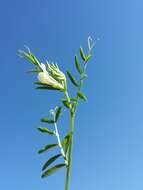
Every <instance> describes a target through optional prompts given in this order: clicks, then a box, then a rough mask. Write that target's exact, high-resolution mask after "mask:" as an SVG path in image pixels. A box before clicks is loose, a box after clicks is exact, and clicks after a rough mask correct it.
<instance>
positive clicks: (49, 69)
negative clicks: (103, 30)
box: [19, 37, 95, 190]
mask: <svg viewBox="0 0 143 190" xmlns="http://www.w3.org/2000/svg"><path fill="white" fill-rule="evenodd" d="M94 45H95V44H94V42H93V40H92V38H91V37H88V52H87V53H86V54H85V51H84V50H83V48H82V47H80V51H79V53H80V60H81V61H82V62H83V64H80V63H79V58H78V56H77V55H75V60H74V64H75V67H76V70H77V72H78V74H79V80H76V79H75V78H74V77H73V76H72V75H71V73H70V72H69V71H67V72H66V75H65V74H64V73H63V72H62V71H61V70H60V68H59V66H58V65H57V64H54V63H50V62H48V61H46V62H45V63H41V62H40V61H39V60H38V59H37V58H36V56H35V55H34V54H33V53H32V52H31V51H30V49H29V48H27V51H26V52H25V51H21V50H20V51H19V55H20V56H21V57H23V58H25V59H26V60H28V61H30V62H31V63H32V64H33V66H34V70H32V71H29V72H30V73H35V74H36V75H37V79H38V81H37V82H35V83H34V84H35V85H36V89H39V90H52V91H53V93H55V91H59V92H61V93H63V95H64V98H62V99H61V102H62V106H59V107H57V106H56V108H55V109H51V110H50V116H51V117H50V118H48V117H46V118H42V119H41V123H44V124H45V125H46V124H48V125H53V127H54V128H53V130H51V129H49V128H47V127H43V126H42V127H38V130H39V132H41V133H43V134H47V135H51V136H53V137H55V138H56V139H57V143H55V144H49V145H46V146H45V147H43V148H42V149H40V150H39V151H38V153H39V154H42V153H45V152H47V151H49V150H50V149H53V148H58V149H59V153H58V154H56V155H54V156H53V157H51V158H50V159H48V160H47V162H46V163H45V164H44V165H43V167H42V172H43V173H42V176H41V177H42V178H45V177H48V176H50V175H52V174H53V173H55V172H56V171H58V170H59V169H61V168H63V167H64V168H65V169H66V180H65V190H69V181H70V173H71V163H72V151H73V137H74V125H75V115H76V111H77V107H78V102H79V100H83V101H87V97H86V96H85V95H84V93H83V92H82V86H83V82H84V80H85V79H86V78H87V74H86V69H87V65H88V61H89V60H90V59H91V57H92V50H93V48H94ZM67 78H68V79H69V80H70V82H71V83H72V84H73V85H74V87H75V90H76V95H75V97H70V95H69V89H68V86H67ZM63 107H65V108H66V109H67V110H68V112H69V113H70V125H69V126H70V127H69V129H68V132H67V134H66V135H65V137H64V138H63V139H62V138H61V137H60V133H59V129H58V121H59V118H60V117H61V113H62V110H63ZM60 130H61V128H60ZM60 157H62V158H63V162H62V163H60V164H56V165H54V166H51V165H52V164H53V163H54V162H55V161H56V160H58V158H60Z"/></svg>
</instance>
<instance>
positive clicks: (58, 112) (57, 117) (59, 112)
mask: <svg viewBox="0 0 143 190" xmlns="http://www.w3.org/2000/svg"><path fill="white" fill-rule="evenodd" d="M61 113H62V107H58V109H57V112H56V116H55V121H56V122H57V121H58V119H59V117H60V115H61Z"/></svg>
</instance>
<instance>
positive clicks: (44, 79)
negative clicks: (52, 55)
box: [38, 62, 66, 90]
mask: <svg viewBox="0 0 143 190" xmlns="http://www.w3.org/2000/svg"><path fill="white" fill-rule="evenodd" d="M47 65H48V70H47V69H46V65H45V64H43V63H41V64H40V69H41V71H40V72H39V73H38V79H39V81H40V82H41V83H43V84H47V85H49V86H51V87H52V88H56V89H59V90H64V89H65V83H66V77H65V75H64V73H63V72H62V71H60V69H59V67H58V66H57V65H54V64H49V63H48V62H47Z"/></svg>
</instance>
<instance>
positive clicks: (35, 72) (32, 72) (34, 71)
mask: <svg viewBox="0 0 143 190" xmlns="http://www.w3.org/2000/svg"><path fill="white" fill-rule="evenodd" d="M39 72H40V71H38V70H30V71H27V73H28V74H38V73H39Z"/></svg>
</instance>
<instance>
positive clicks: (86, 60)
mask: <svg viewBox="0 0 143 190" xmlns="http://www.w3.org/2000/svg"><path fill="white" fill-rule="evenodd" d="M91 57H92V55H91V54H89V55H88V56H87V57H86V59H85V63H87V62H88V61H89V59H90V58H91Z"/></svg>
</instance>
